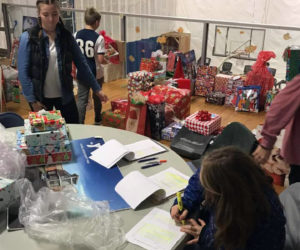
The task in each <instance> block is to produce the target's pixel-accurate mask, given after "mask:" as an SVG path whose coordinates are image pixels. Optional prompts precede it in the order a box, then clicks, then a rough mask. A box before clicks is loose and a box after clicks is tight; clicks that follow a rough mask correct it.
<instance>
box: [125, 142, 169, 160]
mask: <svg viewBox="0 0 300 250" xmlns="http://www.w3.org/2000/svg"><path fill="white" fill-rule="evenodd" d="M125 147H126V148H127V150H128V151H132V152H134V155H135V157H134V159H133V160H137V159H140V158H143V157H146V156H150V155H154V154H158V153H162V152H165V151H167V150H166V149H165V148H164V147H162V146H160V145H159V144H158V143H156V142H154V141H152V140H150V139H146V140H142V141H138V142H135V143H131V144H127V145H125ZM126 159H127V157H126Z"/></svg>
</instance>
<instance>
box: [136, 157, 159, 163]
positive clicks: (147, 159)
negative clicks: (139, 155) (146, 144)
mask: <svg viewBox="0 0 300 250" xmlns="http://www.w3.org/2000/svg"><path fill="white" fill-rule="evenodd" d="M156 159H157V157H152V158H146V159H141V160H138V162H145V161H153V160H156Z"/></svg>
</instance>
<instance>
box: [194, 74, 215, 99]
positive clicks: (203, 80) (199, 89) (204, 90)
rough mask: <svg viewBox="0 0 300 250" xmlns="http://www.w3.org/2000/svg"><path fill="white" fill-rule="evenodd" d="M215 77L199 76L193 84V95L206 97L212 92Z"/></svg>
mask: <svg viewBox="0 0 300 250" xmlns="http://www.w3.org/2000/svg"><path fill="white" fill-rule="evenodd" d="M214 87H215V77H214V76H209V75H205V76H201V77H198V78H197V80H196V83H195V95H199V96H206V95H207V94H209V93H210V92H212V91H214Z"/></svg>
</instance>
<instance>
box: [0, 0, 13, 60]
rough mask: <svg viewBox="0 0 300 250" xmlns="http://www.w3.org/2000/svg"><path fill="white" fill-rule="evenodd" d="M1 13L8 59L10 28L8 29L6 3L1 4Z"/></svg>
mask: <svg viewBox="0 0 300 250" xmlns="http://www.w3.org/2000/svg"><path fill="white" fill-rule="evenodd" d="M2 13H3V23H4V30H5V37H6V46H7V57H9V55H10V52H11V46H12V45H11V35H10V27H9V26H10V25H9V18H8V12H7V4H6V3H2Z"/></svg>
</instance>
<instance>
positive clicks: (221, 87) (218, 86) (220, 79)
mask: <svg viewBox="0 0 300 250" xmlns="http://www.w3.org/2000/svg"><path fill="white" fill-rule="evenodd" d="M231 78H232V76H230V75H225V74H218V75H216V79H215V89H214V90H215V91H219V92H222V93H225V91H226V89H227V85H228V82H229V79H231Z"/></svg>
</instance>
